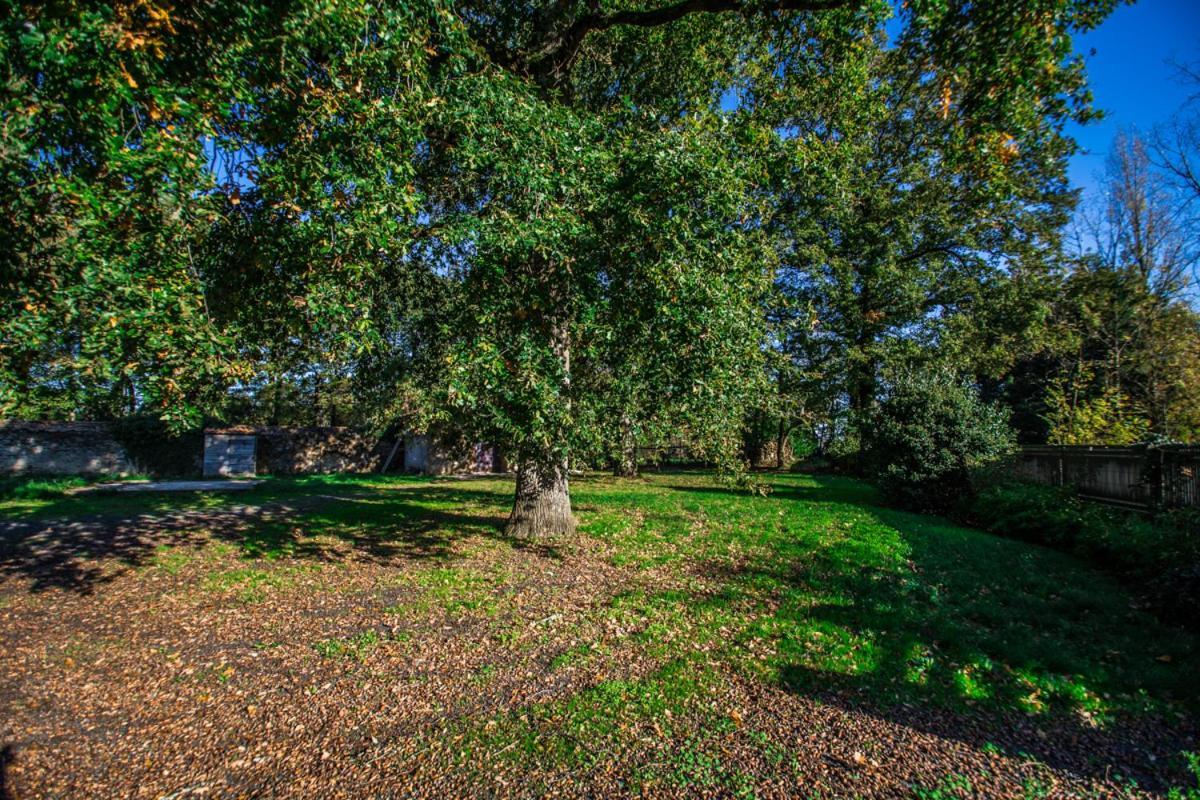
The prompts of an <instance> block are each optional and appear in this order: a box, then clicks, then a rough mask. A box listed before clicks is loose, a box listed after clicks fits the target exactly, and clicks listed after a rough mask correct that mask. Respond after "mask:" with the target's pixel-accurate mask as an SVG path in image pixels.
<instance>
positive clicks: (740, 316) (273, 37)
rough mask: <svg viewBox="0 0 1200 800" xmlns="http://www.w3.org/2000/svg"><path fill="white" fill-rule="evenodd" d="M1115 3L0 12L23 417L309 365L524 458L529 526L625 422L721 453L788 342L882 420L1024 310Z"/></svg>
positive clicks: (736, 446) (568, 3) (797, 362)
mask: <svg viewBox="0 0 1200 800" xmlns="http://www.w3.org/2000/svg"><path fill="white" fill-rule="evenodd" d="M1113 4H1114V3H1113V0H1092V1H1091V2H1082V1H1081V0H1037V2H1029V3H1021V4H1013V3H1010V2H1007V0H988V1H987V2H946V1H945V0H909V2H906V3H904V4H902V5H900V6H899V7H898V8H893V7H892V5H891V4H889V3H887V2H884V1H883V0H857V1H856V0H763V1H762V2H743V1H742V0H679V1H678V2H667V3H662V4H653V3H649V4H634V3H628V2H588V3H584V2H580V1H579V0H546V2H537V3H532V4H529V3H525V4H513V3H504V2H497V1H496V0H481V1H480V2H461V3H451V2H443V0H421V2H416V3H393V2H366V1H365V0H348V1H347V2H339V3H336V4H335V3H328V2H323V0H298V1H297V2H288V3H278V2H265V1H263V2H233V0H206V1H205V2H201V3H192V4H185V5H181V6H179V7H178V8H175V7H173V6H169V5H167V4H165V3H160V2H157V0H122V2H118V3H108V2H104V3H101V2H88V1H87V0H63V1H62V2H54V3H21V2H16V0H6V2H5V4H4V5H5V22H4V27H3V36H2V38H0V66H2V69H3V89H2V90H0V91H2V94H0V103H2V104H3V110H4V111H3V113H4V120H5V125H4V126H3V130H0V176H2V177H0V180H2V181H3V185H2V186H0V189H2V190H3V197H4V198H5V200H4V209H3V215H4V223H5V224H4V229H3V232H2V233H0V237H2V238H0V264H2V266H0V269H2V270H3V276H2V282H3V285H4V289H5V298H4V303H5V308H4V314H3V321H2V322H0V404H2V405H0V408H2V409H3V411H4V413H6V414H19V415H26V416H46V415H51V416H69V415H91V416H104V415H110V416H111V415H117V414H122V413H128V412H130V411H133V410H141V409H147V410H151V411H153V413H155V414H158V415H160V416H162V417H163V418H165V419H168V420H170V421H172V422H173V423H174V424H177V425H185V424H189V423H194V422H195V421H197V420H198V419H199V418H200V417H201V416H202V415H204V414H221V413H225V412H227V411H228V409H229V408H230V406H229V397H230V394H231V392H233V393H235V394H236V393H237V392H242V393H245V392H246V391H254V387H258V390H260V391H262V392H264V393H265V392H266V390H267V389H268V388H271V387H273V389H272V391H274V392H275V397H276V402H278V398H279V392H280V391H281V389H280V387H281V386H282V385H284V384H285V383H287V382H289V381H290V382H295V381H306V382H308V383H309V384H310V385H311V386H312V387H313V388H312V391H313V392H314V396H315V395H319V393H320V392H322V391H324V392H326V393H327V396H329V397H333V396H334V395H335V394H336V393H338V392H351V393H353V394H354V395H355V396H356V397H357V398H360V399H361V403H362V404H363V405H364V406H365V407H366V410H364V411H363V413H362V418H363V419H364V420H368V419H369V420H371V421H373V422H375V423H376V424H385V423H394V422H395V421H396V420H399V419H403V420H404V424H406V425H410V426H412V425H419V426H428V425H436V424H438V423H439V422H453V423H454V424H455V425H458V426H460V427H462V428H463V429H465V430H466V431H468V432H470V433H472V434H475V435H478V436H483V437H487V438H489V439H491V440H494V441H497V442H499V443H501V444H502V445H504V446H505V447H506V448H508V449H509V450H510V452H511V454H512V455H513V456H514V457H515V460H516V463H517V465H518V486H517V503H516V506H515V508H514V513H513V517H512V519H511V521H510V528H511V530H513V531H514V532H516V533H554V532H563V531H568V530H570V529H571V528H572V527H573V524H574V523H573V518H572V517H571V512H570V505H569V496H568V493H567V474H568V470H569V467H570V465H571V459H572V458H573V457H578V456H579V455H582V454H587V453H596V452H601V451H604V450H605V449H606V447H611V442H613V441H614V440H616V439H618V438H619V437H620V436H621V431H622V430H626V429H631V430H635V431H636V430H643V431H644V430H651V429H656V428H657V427H658V426H669V427H671V428H673V429H675V430H678V431H681V432H682V434H681V435H684V436H686V438H687V439H688V440H689V442H690V443H691V444H692V445H693V446H694V447H695V448H696V449H697V450H698V451H700V452H702V453H704V454H706V455H707V456H708V457H709V458H711V459H713V460H716V461H720V462H722V463H725V464H727V465H728V466H730V467H731V468H733V467H735V466H736V464H737V463H738V458H737V455H738V453H739V452H740V436H741V433H742V427H743V423H744V420H745V419H746V416H747V414H748V413H749V411H750V410H751V409H752V408H753V407H754V405H755V403H757V402H759V401H760V400H759V399H760V397H761V395H762V393H763V391H764V388H765V386H766V382H767V377H766V376H768V375H769V373H768V372H767V371H766V370H765V368H764V365H765V364H766V363H767V360H768V353H769V351H770V350H772V349H778V348H777V347H773V346H772V343H782V344H780V345H779V346H780V347H782V348H783V349H784V352H785V355H786V358H784V360H783V361H772V362H771V363H773V364H776V366H778V365H779V364H783V363H786V364H788V365H789V366H788V369H795V368H801V371H802V372H804V373H805V376H806V377H805V380H806V381H808V379H810V378H812V377H813V373H820V372H822V371H826V372H827V371H828V369H829V367H830V365H829V364H828V363H826V364H824V365H823V366H822V367H821V368H820V369H810V368H809V367H810V366H811V365H805V363H804V357H803V356H799V355H796V354H797V353H801V352H809V353H811V352H812V351H813V348H817V349H821V348H825V349H827V350H829V351H830V352H834V353H836V354H837V359H838V362H837V363H839V364H840V366H839V367H838V369H839V370H840V371H841V372H842V373H843V376H844V377H843V378H839V379H838V380H839V381H840V385H841V386H842V387H844V388H846V387H848V388H846V390H847V391H848V392H849V394H850V395H851V396H856V397H860V399H861V398H866V397H867V395H868V394H869V392H870V389H869V385H870V382H872V381H874V380H876V379H877V378H878V377H879V371H878V369H879V366H880V359H881V358H882V357H883V356H884V355H885V354H886V353H887V352H889V351H890V350H891V349H893V348H895V347H911V346H914V343H915V344H918V345H919V344H920V343H921V342H922V341H923V339H922V337H923V336H924V337H925V338H937V339H939V340H940V339H950V338H953V336H954V329H953V326H954V320H955V319H956V317H957V316H958V315H960V314H962V313H968V312H970V311H971V310H972V309H973V308H974V307H976V306H978V305H979V304H980V302H981V298H985V297H992V296H995V297H1005V296H1007V295H1006V294H1005V293H1006V291H1007V290H1006V289H1005V288H1003V287H1007V286H1011V285H1012V281H1013V280H1015V277H1014V276H1018V275H1019V274H1020V273H1021V271H1022V270H1023V269H1026V265H1028V264H1031V263H1034V262H1036V261H1037V259H1038V258H1039V253H1041V252H1042V251H1043V250H1044V249H1045V248H1046V247H1050V246H1052V245H1053V233H1052V230H1053V228H1054V221H1055V220H1056V219H1058V216H1056V215H1060V214H1061V207H1062V195H1063V193H1064V191H1065V186H1064V185H1063V182H1062V161H1063V158H1064V157H1065V156H1066V155H1067V154H1068V153H1069V152H1070V150H1071V147H1072V145H1071V143H1070V141H1069V140H1067V139H1066V138H1065V137H1064V135H1063V125H1064V124H1065V123H1066V121H1068V120H1078V121H1085V120H1087V119H1088V118H1089V117H1090V115H1091V113H1092V112H1091V110H1090V107H1089V96H1088V93H1087V89H1086V84H1085V81H1084V75H1083V72H1082V66H1081V62H1080V61H1079V60H1078V59H1077V58H1076V57H1074V56H1073V55H1072V48H1071V36H1072V34H1073V33H1074V32H1076V31H1079V30H1085V29H1087V28H1089V27H1092V26H1094V25H1096V24H1097V23H1098V22H1099V21H1100V20H1101V19H1103V17H1104V15H1105V14H1107V13H1108V12H1109V11H1110V10H1111V8H1112V6H1113ZM892 14H898V15H899V23H898V25H896V26H895V30H897V31H899V32H898V34H897V35H896V36H894V37H893V38H892V39H890V40H889V39H887V38H886V36H885V30H886V29H885V25H886V23H887V21H888V19H889V18H890V17H891V15H892ZM1029 268H1030V269H1032V267H1029ZM772 287H775V288H776V289H779V290H781V293H780V292H776V291H773V289H772ZM772 325H781V326H783V327H775V328H771V326H772ZM914 326H916V327H919V328H922V329H923V330H924V332H923V333H922V334H920V335H912V330H913V328H914ZM900 333H903V334H904V335H903V336H900V335H899V334H900ZM960 338H961V337H960ZM962 340H963V341H965V339H962ZM773 369H774V368H773ZM817 382H818V383H820V382H821V381H820V380H818V381H817ZM826 383H828V381H826ZM835 383H837V381H835ZM804 385H812V383H811V381H809V382H808V383H805V384H804ZM328 402H330V403H331V405H330V407H331V408H334V407H336V403H335V402H334V401H332V400H330V401H328ZM860 404H861V403H860ZM606 443H609V444H606Z"/></svg>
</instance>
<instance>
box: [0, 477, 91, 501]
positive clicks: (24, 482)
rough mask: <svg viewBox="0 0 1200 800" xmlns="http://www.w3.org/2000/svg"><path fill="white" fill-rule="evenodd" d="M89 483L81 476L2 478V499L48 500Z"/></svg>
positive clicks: (0, 497)
mask: <svg viewBox="0 0 1200 800" xmlns="http://www.w3.org/2000/svg"><path fill="white" fill-rule="evenodd" d="M87 484H88V481H87V479H86V478H83V477H80V476H72V477H32V476H19V477H7V478H0V499H4V500H8V499H12V500H48V499H52V498H57V497H62V496H63V495H65V494H66V493H67V492H68V491H70V490H71V489H77V488H79V487H81V486H87Z"/></svg>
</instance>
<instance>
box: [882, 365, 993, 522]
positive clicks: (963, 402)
mask: <svg viewBox="0 0 1200 800" xmlns="http://www.w3.org/2000/svg"><path fill="white" fill-rule="evenodd" d="M859 432H860V435H861V437H862V444H863V450H864V455H865V457H866V466H867V469H868V471H869V473H870V474H872V475H873V476H874V477H875V478H876V480H877V481H878V482H879V484H880V487H881V488H882V489H883V491H884V493H885V495H887V496H888V498H889V499H890V500H892V501H893V502H896V503H899V504H901V505H905V506H908V507H913V508H918V509H922V510H946V509H948V508H950V507H951V506H952V505H953V504H954V503H955V502H956V501H958V500H959V499H960V497H961V495H962V494H963V493H964V492H965V491H966V490H967V489H968V488H969V486H970V474H971V471H972V470H973V469H976V468H978V467H980V466H983V465H985V464H988V463H991V462H994V461H996V460H997V459H999V458H1001V457H1002V456H1004V455H1005V454H1007V453H1009V452H1011V451H1012V450H1013V448H1014V446H1015V438H1014V436H1013V432H1012V429H1011V428H1010V427H1009V425H1008V420H1007V416H1006V414H1005V412H1003V411H1002V410H1001V409H999V408H997V407H995V406H991V405H988V404H987V403H984V402H983V401H982V400H980V398H979V394H978V392H977V391H976V390H975V388H974V387H973V386H972V385H971V384H969V383H967V382H965V381H963V380H961V379H959V378H957V377H956V376H954V375H953V374H952V373H949V372H945V371H927V372H911V373H908V374H906V375H903V376H901V377H900V379H899V380H897V381H896V382H895V383H894V384H893V385H892V386H891V389H890V391H889V392H888V395H887V397H886V398H885V399H884V400H883V402H882V403H880V405H879V408H878V410H877V411H876V413H875V414H873V415H872V416H871V418H870V419H865V420H860V421H859Z"/></svg>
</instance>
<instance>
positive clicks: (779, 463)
mask: <svg viewBox="0 0 1200 800" xmlns="http://www.w3.org/2000/svg"><path fill="white" fill-rule="evenodd" d="M787 435H788V429H787V425H786V423H785V420H784V419H783V417H780V418H779V431H778V433H776V434H775V469H783V467H784V460H783V448H784V445H786V444H787Z"/></svg>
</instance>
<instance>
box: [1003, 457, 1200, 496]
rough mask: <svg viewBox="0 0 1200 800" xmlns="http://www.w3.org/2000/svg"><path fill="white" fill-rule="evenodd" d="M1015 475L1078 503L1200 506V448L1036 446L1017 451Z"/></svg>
mask: <svg viewBox="0 0 1200 800" xmlns="http://www.w3.org/2000/svg"><path fill="white" fill-rule="evenodd" d="M1015 469H1016V471H1017V472H1018V473H1019V474H1021V475H1022V476H1023V477H1025V478H1026V479H1028V480H1032V481H1035V482H1037V483H1043V484H1047V485H1050V486H1074V487H1075V488H1076V489H1077V490H1078V491H1079V495H1080V497H1085V498H1088V499H1091V500H1100V501H1103V502H1107V503H1113V504H1116V505H1123V506H1129V507H1133V508H1140V509H1153V508H1179V507H1182V506H1191V505H1197V504H1198V503H1200V446H1196V445H1138V446H1133V447H1115V446H1100V445H1095V446H1089V445H1038V446H1029V447H1023V448H1021V453H1020V455H1019V456H1018V458H1017V461H1016V464H1015Z"/></svg>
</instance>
